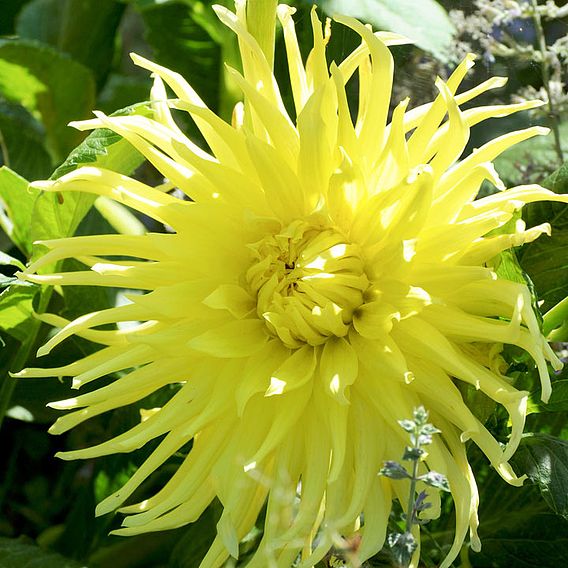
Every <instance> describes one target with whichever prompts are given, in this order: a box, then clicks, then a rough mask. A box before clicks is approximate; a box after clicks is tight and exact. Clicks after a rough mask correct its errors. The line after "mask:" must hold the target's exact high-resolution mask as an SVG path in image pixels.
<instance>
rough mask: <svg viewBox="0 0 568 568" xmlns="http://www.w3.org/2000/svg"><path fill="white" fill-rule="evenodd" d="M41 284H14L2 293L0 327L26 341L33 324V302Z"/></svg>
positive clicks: (0, 299)
mask: <svg viewBox="0 0 568 568" xmlns="http://www.w3.org/2000/svg"><path fill="white" fill-rule="evenodd" d="M38 289H39V286H35V285H17V284H16V285H12V286H9V287H8V288H6V289H5V290H4V291H3V292H2V293H1V294H0V329H1V330H2V332H3V333H7V334H8V335H11V336H12V337H14V338H16V339H18V340H19V341H22V342H24V341H25V340H26V339H27V336H28V333H29V330H30V327H31V326H32V325H33V323H34V322H33V316H32V312H33V310H32V302H33V299H34V296H35V295H36V293H37V292H38Z"/></svg>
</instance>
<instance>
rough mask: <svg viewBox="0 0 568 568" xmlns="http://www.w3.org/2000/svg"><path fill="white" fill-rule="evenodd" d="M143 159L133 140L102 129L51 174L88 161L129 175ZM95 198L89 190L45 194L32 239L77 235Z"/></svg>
mask: <svg viewBox="0 0 568 568" xmlns="http://www.w3.org/2000/svg"><path fill="white" fill-rule="evenodd" d="M115 114H117V115H118V114H121V115H124V114H142V115H144V116H148V115H149V114H150V110H149V107H148V105H146V104H139V105H134V106H132V107H129V108H127V109H123V110H122V111H119V112H117V113H115ZM143 161H144V157H143V156H142V155H141V154H140V153H139V152H138V151H137V150H136V149H135V148H134V147H133V146H132V145H131V144H130V143H129V142H127V141H126V140H124V139H123V138H122V137H121V136H119V135H118V134H115V133H114V132H112V131H111V130H108V129H106V128H100V129H97V130H94V131H93V132H92V133H91V134H90V135H89V136H88V137H87V138H86V139H85V140H84V141H83V142H82V143H81V144H80V145H79V146H78V147H77V148H75V149H74V150H73V152H71V154H70V155H69V157H68V158H67V160H65V162H64V163H63V164H62V165H61V166H60V167H59V168H57V170H55V172H54V173H53V175H52V176H51V177H52V179H57V178H59V177H61V176H62V175H65V174H66V173H69V172H71V171H73V170H75V169H77V168H79V167H81V166H85V165H87V164H89V165H96V166H99V167H102V168H107V169H109V170H113V171H117V172H120V173H123V174H126V175H128V174H130V173H132V172H133V171H134V170H135V169H136V168H137V167H138V166H139V165H140V164H141V163H142V162H143ZM95 198H96V196H94V195H90V194H86V193H71V192H66V193H65V195H62V194H54V193H45V192H44V193H41V194H40V195H39V196H38V198H37V199H36V201H35V203H34V212H35V214H34V216H33V220H32V228H31V235H32V239H33V240H34V241H35V240H41V239H54V238H59V237H66V236H70V235H73V234H74V233H75V231H76V230H77V227H78V226H79V223H80V222H81V221H82V219H83V218H84V217H85V215H86V214H87V212H88V211H89V209H90V208H91V206H92V204H93V202H94V201H95Z"/></svg>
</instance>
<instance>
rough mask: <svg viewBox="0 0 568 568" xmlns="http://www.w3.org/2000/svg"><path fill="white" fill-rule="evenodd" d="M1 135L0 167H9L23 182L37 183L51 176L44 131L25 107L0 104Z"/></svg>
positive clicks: (50, 164) (5, 103) (1, 102)
mask: <svg viewBox="0 0 568 568" xmlns="http://www.w3.org/2000/svg"><path fill="white" fill-rule="evenodd" d="M0 135H1V136H2V138H3V142H4V147H3V148H2V152H1V153H0V165H3V164H4V165H7V166H10V167H11V168H12V169H13V170H15V171H17V172H18V173H19V174H20V175H22V176H24V177H25V178H26V179H40V178H43V177H46V176H48V175H49V174H50V173H51V171H52V169H53V166H52V162H51V158H50V156H49V153H48V152H47V150H46V149H45V147H44V139H45V131H44V128H43V126H42V125H41V124H40V123H39V122H38V121H37V120H36V119H35V118H34V117H33V116H32V115H31V114H30V113H29V112H28V111H26V109H25V108H24V107H22V106H20V105H16V104H13V103H7V102H3V101H0ZM4 152H6V155H3V154H4Z"/></svg>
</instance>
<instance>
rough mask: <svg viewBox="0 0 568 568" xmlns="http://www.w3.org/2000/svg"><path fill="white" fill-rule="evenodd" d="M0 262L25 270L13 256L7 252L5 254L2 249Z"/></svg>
mask: <svg viewBox="0 0 568 568" xmlns="http://www.w3.org/2000/svg"><path fill="white" fill-rule="evenodd" d="M0 264H2V265H4V266H15V267H16V268H19V269H20V270H25V268H26V267H25V266H24V265H23V264H22V262H21V261H19V260H18V259H17V258H14V257H13V256H10V255H9V254H6V253H5V252H2V251H0Z"/></svg>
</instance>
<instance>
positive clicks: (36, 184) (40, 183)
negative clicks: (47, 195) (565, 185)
mask: <svg viewBox="0 0 568 568" xmlns="http://www.w3.org/2000/svg"><path fill="white" fill-rule="evenodd" d="M53 185H55V182H54V181H49V180H37V181H32V182H30V187H31V188H32V189H40V190H42V191H49V189H51V187H52V186H53ZM34 244H35V243H34Z"/></svg>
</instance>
